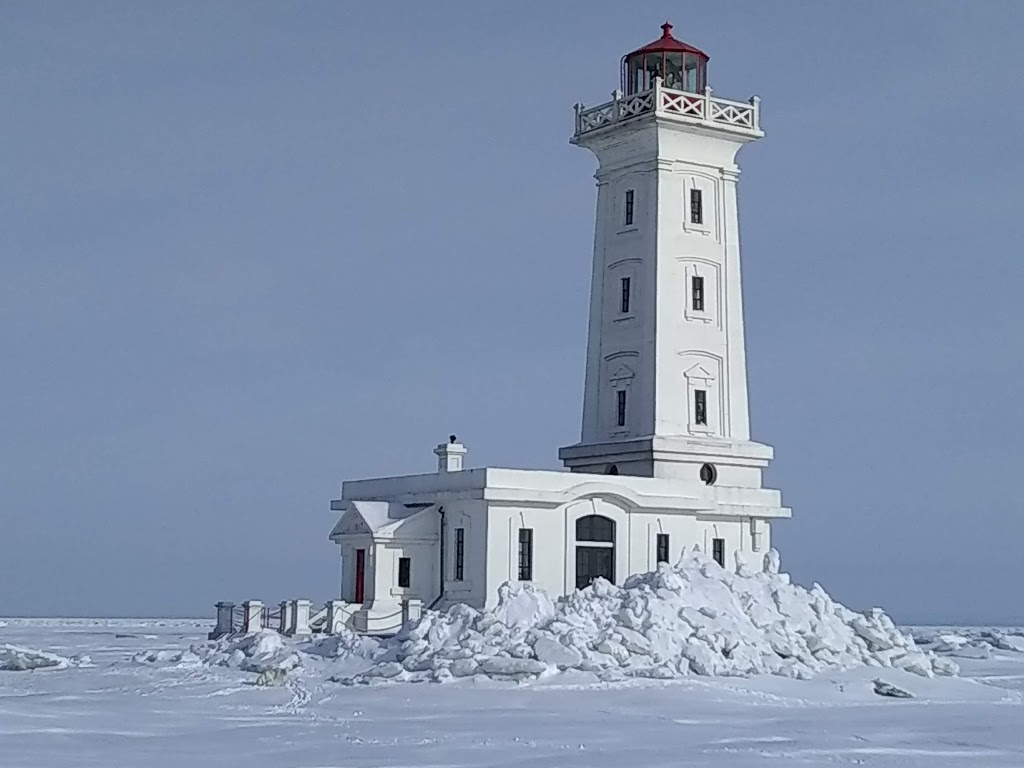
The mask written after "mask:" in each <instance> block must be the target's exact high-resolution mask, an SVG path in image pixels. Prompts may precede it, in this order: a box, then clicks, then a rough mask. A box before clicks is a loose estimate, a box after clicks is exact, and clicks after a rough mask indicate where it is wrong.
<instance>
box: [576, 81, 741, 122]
mask: <svg viewBox="0 0 1024 768" xmlns="http://www.w3.org/2000/svg"><path fill="white" fill-rule="evenodd" d="M575 111H576V131H575V135H576V136H581V135H582V134H585V133H589V132H590V131H596V130H597V129H599V128H604V127H605V126H607V125H613V124H615V123H619V122H621V121H623V120H629V119H631V118H633V117H637V116H639V115H643V114H648V113H651V112H654V113H657V114H663V115H671V116H673V117H676V118H680V119H682V120H684V121H698V122H702V123H709V124H711V125H715V126H718V127H722V128H727V129H731V130H739V131H742V132H744V133H755V134H758V135H760V133H761V100H760V99H759V98H758V97H757V96H754V97H752V98H751V99H750V101H733V100H731V99H720V98H718V97H717V96H713V95H712V91H711V88H710V87H709V88H706V89H705V90H704V93H691V92H689V91H678V90H675V89H672V88H665V87H664V86H663V85H662V84H661V78H660V77H658V78H655V80H654V87H653V88H650V89H648V90H646V91H640V92H639V93H631V94H629V95H628V96H623V95H622V94H621V93H620V92H619V91H616V92H614V93H613V94H612V100H611V101H609V102H607V103H605V104H599V105H598V106H596V107H589V108H588V107H584V106H583V105H582V104H577V105H576V107H575Z"/></svg>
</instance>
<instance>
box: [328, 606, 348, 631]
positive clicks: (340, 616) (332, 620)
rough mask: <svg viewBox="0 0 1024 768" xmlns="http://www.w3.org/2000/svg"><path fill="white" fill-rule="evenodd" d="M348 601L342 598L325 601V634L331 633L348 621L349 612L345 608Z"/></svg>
mask: <svg viewBox="0 0 1024 768" xmlns="http://www.w3.org/2000/svg"><path fill="white" fill-rule="evenodd" d="M347 606H348V603H346V602H345V601H344V600H328V601H327V622H326V624H325V628H326V630H327V634H329V635H333V634H335V633H336V632H338V630H339V629H341V628H342V627H344V626H345V625H346V624H347V623H348V617H349V612H348V611H347V610H346V607H347Z"/></svg>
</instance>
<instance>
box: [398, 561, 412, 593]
mask: <svg viewBox="0 0 1024 768" xmlns="http://www.w3.org/2000/svg"><path fill="white" fill-rule="evenodd" d="M411 583H412V558H408V557H400V558H398V586H400V587H408V586H409V585H410V584H411Z"/></svg>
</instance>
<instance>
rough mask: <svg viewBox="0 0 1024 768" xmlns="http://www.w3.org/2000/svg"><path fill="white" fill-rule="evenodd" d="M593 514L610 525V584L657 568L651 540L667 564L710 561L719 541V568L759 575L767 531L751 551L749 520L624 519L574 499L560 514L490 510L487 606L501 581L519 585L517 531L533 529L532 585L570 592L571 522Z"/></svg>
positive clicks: (608, 502) (619, 512) (614, 509)
mask: <svg viewBox="0 0 1024 768" xmlns="http://www.w3.org/2000/svg"><path fill="white" fill-rule="evenodd" d="M590 514H599V515H603V516H605V517H609V518H611V519H612V520H614V521H615V523H616V526H615V536H616V541H615V549H616V552H615V566H616V583H619V584H621V583H622V582H623V581H624V580H625V579H626V578H627V577H628V576H629V575H631V574H634V573H642V572H646V571H650V570H654V569H655V568H656V566H657V562H656V555H657V534H659V533H667V534H669V537H670V539H669V548H670V549H669V551H670V561H672V562H675V561H676V560H678V559H679V556H680V555H681V554H682V552H683V550H684V549H685V550H691V549H693V548H694V547H695V546H696V547H699V548H700V549H701V551H703V552H705V553H707V555H708V556H711V554H712V539H715V538H722V539H725V553H726V567H727V568H729V569H734V568H735V567H736V564H737V561H738V560H743V561H745V562H746V563H748V564H749V565H751V566H752V567H755V568H759V567H760V565H761V562H762V560H763V557H764V554H765V553H766V552H767V550H768V548H769V547H770V546H771V543H770V533H769V526H768V523H767V522H762V523H761V525H762V526H763V528H762V530H763V531H764V533H763V535H762V537H761V547H760V551H758V552H754V551H753V536H752V532H751V526H750V521H749V519H743V518H741V519H736V518H732V519H728V518H721V517H719V518H716V517H698V516H695V515H692V514H682V513H680V514H672V513H665V512H661V513H645V512H633V513H631V514H627V512H626V510H625V507H624V505H622V504H621V502H617V500H615V499H609V498H593V499H581V500H577V501H573V502H571V503H569V504H565V505H563V506H561V507H559V508H556V509H551V508H549V507H548V508H537V507H529V506H525V505H522V506H505V505H501V506H499V505H493V506H491V509H490V516H489V523H490V524H489V530H488V536H487V546H488V552H489V562H488V565H487V587H486V604H487V605H488V606H492V605H494V604H495V603H496V602H497V589H498V587H499V586H500V585H501V584H503V583H504V582H506V581H512V582H516V581H518V564H519V561H518V544H519V529H520V528H532V529H533V531H534V533H533V558H534V559H533V581H532V583H533V584H534V585H536V586H539V587H542V588H543V589H545V590H546V591H548V592H550V593H551V594H552V595H564V594H568V593H569V592H572V591H573V590H574V589H575V586H576V578H575V568H576V552H575V547H576V540H575V535H576V527H575V526H576V520H577V519H578V518H580V517H582V516H585V515H590Z"/></svg>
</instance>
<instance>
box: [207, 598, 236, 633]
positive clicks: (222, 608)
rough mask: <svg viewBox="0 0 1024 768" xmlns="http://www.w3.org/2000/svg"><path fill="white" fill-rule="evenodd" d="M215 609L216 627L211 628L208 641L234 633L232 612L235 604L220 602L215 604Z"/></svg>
mask: <svg viewBox="0 0 1024 768" xmlns="http://www.w3.org/2000/svg"><path fill="white" fill-rule="evenodd" d="M216 608H217V626H216V627H214V628H213V631H212V632H210V633H209V634H208V635H207V637H208V638H209V639H210V640H216V639H217V638H218V637H222V636H224V635H230V634H231V632H232V631H234V628H235V627H234V616H233V614H234V611H235V604H234V603H229V602H227V601H221V602H219V603H217V604H216Z"/></svg>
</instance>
